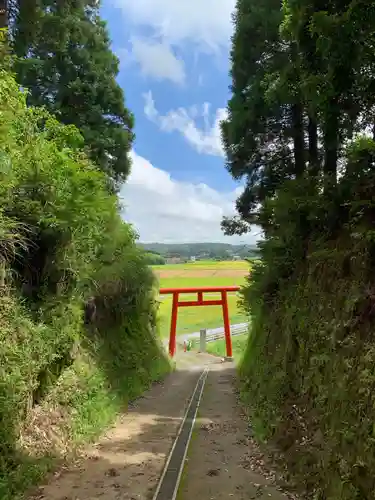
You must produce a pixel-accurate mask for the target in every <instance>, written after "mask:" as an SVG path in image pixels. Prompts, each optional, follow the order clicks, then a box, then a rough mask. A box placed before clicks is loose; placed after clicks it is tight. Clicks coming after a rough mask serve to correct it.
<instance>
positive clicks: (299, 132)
mask: <svg viewBox="0 0 375 500" xmlns="http://www.w3.org/2000/svg"><path fill="white" fill-rule="evenodd" d="M292 127H293V142H294V164H295V165H294V167H295V173H296V177H300V176H301V175H303V173H304V171H305V140H304V134H303V108H302V104H301V103H300V102H298V103H296V104H293V106H292Z"/></svg>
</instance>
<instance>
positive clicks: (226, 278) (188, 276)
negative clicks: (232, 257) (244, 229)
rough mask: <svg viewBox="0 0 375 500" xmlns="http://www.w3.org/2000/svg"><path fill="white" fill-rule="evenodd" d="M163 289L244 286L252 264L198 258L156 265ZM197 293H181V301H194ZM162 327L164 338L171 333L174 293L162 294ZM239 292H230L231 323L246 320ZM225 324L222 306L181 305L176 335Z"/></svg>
mask: <svg viewBox="0 0 375 500" xmlns="http://www.w3.org/2000/svg"><path fill="white" fill-rule="evenodd" d="M153 270H154V272H155V274H156V275H157V277H158V280H159V285H160V287H162V288H172V287H179V288H181V287H196V286H197V287H198V286H204V287H206V286H226V285H228V286H232V285H239V286H241V285H243V284H244V282H245V276H247V275H248V273H249V270H250V264H249V263H248V262H246V261H229V262H228V261H225V262H215V261H198V262H192V263H187V264H170V265H164V266H153ZM204 297H205V298H206V299H207V298H209V299H216V298H220V295H219V294H212V293H211V294H205V295H204ZM194 299H196V294H186V295H185V294H184V295H180V300H194ZM160 300H161V303H160V308H159V326H160V333H161V335H162V337H167V336H168V335H169V328H170V317H171V308H172V296H171V295H162V296H160ZM237 302H238V294H237V293H230V294H228V305H229V315H230V321H231V323H232V324H235V323H242V322H244V321H247V317H246V315H245V314H244V312H243V311H242V310H241V308H240V307H239V306H238V304H237ZM222 325H223V319H222V308H221V306H205V307H183V308H179V311H178V321H177V334H178V335H181V334H186V333H191V332H195V331H198V330H200V329H202V328H216V327H219V326H222Z"/></svg>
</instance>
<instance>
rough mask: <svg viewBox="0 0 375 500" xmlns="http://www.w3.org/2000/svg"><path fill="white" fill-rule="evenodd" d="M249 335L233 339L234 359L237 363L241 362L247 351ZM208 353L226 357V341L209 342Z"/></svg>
mask: <svg viewBox="0 0 375 500" xmlns="http://www.w3.org/2000/svg"><path fill="white" fill-rule="evenodd" d="M247 340H248V334H244V335H238V336H236V337H232V349H233V358H234V360H235V362H236V363H238V362H239V361H240V360H241V357H242V355H243V353H244V351H245V349H246V344H247ZM207 352H209V353H210V354H215V355H216V356H226V355H227V351H226V347H225V339H220V340H216V341H215V342H207Z"/></svg>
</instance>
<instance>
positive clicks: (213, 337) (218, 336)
mask: <svg viewBox="0 0 375 500" xmlns="http://www.w3.org/2000/svg"><path fill="white" fill-rule="evenodd" d="M247 332H248V329H247V328H243V329H242V330H236V331H235V332H232V337H235V336H236V335H243V334H245V333H247ZM224 336H225V335H224V333H216V334H215V335H207V338H206V342H214V341H215V340H220V339H223V338H224Z"/></svg>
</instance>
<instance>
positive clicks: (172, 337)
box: [160, 286, 240, 358]
mask: <svg viewBox="0 0 375 500" xmlns="http://www.w3.org/2000/svg"><path fill="white" fill-rule="evenodd" d="M239 289H240V287H239V286H215V287H210V286H209V287H193V288H161V289H160V294H161V295H167V294H172V295H173V300H172V315H171V330H170V334H169V354H170V355H171V356H172V357H173V356H174V355H175V352H176V330H177V315H178V308H179V307H191V306H222V308H223V321H224V334H225V344H226V349H227V356H228V357H230V358H231V357H232V339H231V335H230V324H229V310H228V296H227V294H228V292H238V290H239ZM180 293H196V294H197V300H185V301H182V302H181V301H180V300H179V295H180ZM204 293H220V294H221V298H220V299H216V300H215V299H214V300H203V294H204Z"/></svg>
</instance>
